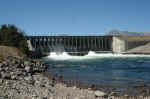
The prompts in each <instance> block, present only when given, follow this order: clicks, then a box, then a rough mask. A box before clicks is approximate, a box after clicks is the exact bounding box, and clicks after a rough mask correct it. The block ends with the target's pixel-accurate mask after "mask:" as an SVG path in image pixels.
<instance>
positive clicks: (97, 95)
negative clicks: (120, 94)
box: [94, 90, 106, 97]
mask: <svg viewBox="0 0 150 99" xmlns="http://www.w3.org/2000/svg"><path fill="white" fill-rule="evenodd" d="M94 94H95V96H96V97H104V96H106V93H104V92H102V91H99V90H97V91H95V92H94Z"/></svg>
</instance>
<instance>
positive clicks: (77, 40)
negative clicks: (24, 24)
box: [27, 36, 112, 52]
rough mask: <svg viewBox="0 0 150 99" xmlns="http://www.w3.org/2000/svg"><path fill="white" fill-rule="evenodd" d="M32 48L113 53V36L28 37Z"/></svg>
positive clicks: (53, 50) (37, 49)
mask: <svg viewBox="0 0 150 99" xmlns="http://www.w3.org/2000/svg"><path fill="white" fill-rule="evenodd" d="M27 39H28V40H29V41H30V43H31V46H32V48H33V49H34V50H35V51H41V52H63V51H66V52H87V51H100V52H101V51H112V36H28V37H27Z"/></svg>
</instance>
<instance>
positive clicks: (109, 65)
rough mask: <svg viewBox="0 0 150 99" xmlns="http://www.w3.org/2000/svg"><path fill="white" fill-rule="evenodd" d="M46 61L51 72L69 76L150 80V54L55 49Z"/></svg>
mask: <svg viewBox="0 0 150 99" xmlns="http://www.w3.org/2000/svg"><path fill="white" fill-rule="evenodd" d="M44 61H45V62H46V63H48V64H50V65H51V66H52V67H51V68H50V69H49V72H51V73H53V74H61V75H63V76H64V78H65V79H66V80H67V79H68V80H69V79H72V80H78V81H80V82H82V83H90V84H100V85H104V86H115V87H122V86H133V85H138V84H143V83H144V84H150V55H121V54H111V53H109V54H96V53H94V52H92V51H90V52H89V54H88V55H86V56H70V55H68V54H67V53H66V52H64V53H62V54H60V55H57V54H56V53H51V54H50V56H48V57H46V58H44Z"/></svg>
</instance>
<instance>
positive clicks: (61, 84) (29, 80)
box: [0, 57, 147, 99]
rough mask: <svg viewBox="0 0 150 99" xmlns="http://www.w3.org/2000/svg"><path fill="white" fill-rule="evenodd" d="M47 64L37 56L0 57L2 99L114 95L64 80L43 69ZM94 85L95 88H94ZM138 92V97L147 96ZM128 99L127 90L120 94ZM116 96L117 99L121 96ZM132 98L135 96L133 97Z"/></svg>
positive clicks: (90, 98)
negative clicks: (30, 57)
mask: <svg viewBox="0 0 150 99" xmlns="http://www.w3.org/2000/svg"><path fill="white" fill-rule="evenodd" d="M46 70H47V65H45V64H44V63H43V62H40V61H37V60H24V59H18V58H15V57H7V58H5V59H3V60H1V61H0V98H2V99H104V98H105V99H110V97H112V99H116V98H114V97H118V96H119V94H118V93H117V92H113V91H112V92H103V91H101V90H98V89H97V88H96V86H94V85H93V86H91V87H90V86H86V87H83V86H77V85H76V84H71V83H70V84H69V83H65V81H64V80H63V78H62V77H61V76H52V75H50V74H48V73H46ZM94 88H95V89H94ZM146 95H147V94H141V95H139V96H138V97H143V96H146ZM119 97H122V98H127V99H130V98H129V96H128V95H127V94H124V95H122V96H119ZM122 98H118V99H122ZM132 99H136V97H135V98H132Z"/></svg>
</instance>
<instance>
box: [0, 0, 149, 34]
mask: <svg viewBox="0 0 150 99" xmlns="http://www.w3.org/2000/svg"><path fill="white" fill-rule="evenodd" d="M149 11H150V0H0V25H2V24H15V25H16V26H17V27H19V28H20V29H22V30H24V31H25V32H26V33H27V34H30V35H31V34H35V33H37V34H38V33H39V34H41V35H47V34H48V33H53V35H54V34H70V35H103V34H105V33H107V32H109V31H110V30H112V29H119V30H128V31H135V32H150V13H149Z"/></svg>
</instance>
